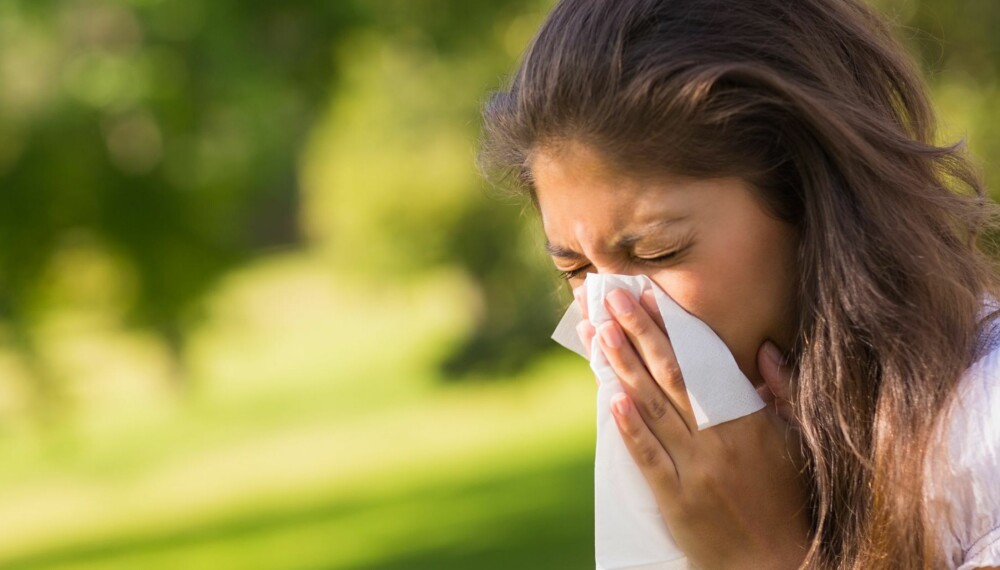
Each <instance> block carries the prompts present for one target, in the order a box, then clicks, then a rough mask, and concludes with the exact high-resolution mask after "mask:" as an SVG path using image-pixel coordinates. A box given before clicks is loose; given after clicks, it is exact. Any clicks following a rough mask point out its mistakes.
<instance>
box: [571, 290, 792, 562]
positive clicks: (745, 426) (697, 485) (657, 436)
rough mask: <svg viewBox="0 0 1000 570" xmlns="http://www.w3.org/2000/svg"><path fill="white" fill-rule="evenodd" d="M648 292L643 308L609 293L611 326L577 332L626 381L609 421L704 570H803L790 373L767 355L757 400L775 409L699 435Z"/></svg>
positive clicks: (672, 529) (679, 539) (763, 357)
mask: <svg viewBox="0 0 1000 570" xmlns="http://www.w3.org/2000/svg"><path fill="white" fill-rule="evenodd" d="M647 293H648V294H649V296H648V297H646V296H644V297H643V299H641V301H640V302H637V301H636V300H635V299H634V298H633V297H632V296H631V295H630V294H629V293H628V292H627V291H625V290H622V289H616V290H614V291H612V292H611V293H610V294H609V295H608V298H607V301H606V303H607V304H608V308H609V311H610V313H611V314H612V316H613V317H614V320H612V321H609V322H607V323H604V324H602V325H601V327H600V330H598V331H594V330H593V328H594V327H593V326H591V325H590V324H589V323H585V324H581V326H580V328H579V329H578V332H579V334H580V336H581V337H582V339H583V341H584V344H585V346H588V347H589V346H590V340H591V339H592V338H593V336H594V335H595V334H597V335H598V337H599V342H600V345H601V348H602V350H603V351H604V353H605V355H606V356H607V358H608V361H609V363H610V364H611V366H612V367H613V368H614V370H615V372H616V374H617V376H618V377H619V379H620V380H621V383H622V387H623V388H624V391H625V394H621V395H619V396H617V397H616V398H615V399H614V400H613V401H612V412H613V415H614V417H615V420H616V422H617V424H618V428H619V430H620V431H621V434H622V437H623V439H624V440H625V444H626V446H627V447H628V449H629V452H630V453H631V455H632V457H633V459H634V460H635V462H636V463H637V464H638V466H639V468H640V470H641V471H642V473H643V475H644V476H645V478H646V481H647V482H648V483H649V485H650V487H651V488H652V490H653V494H654V496H655V497H656V501H657V504H658V505H659V508H660V512H661V514H662V515H663V518H664V521H665V522H666V524H667V526H668V527H669V528H670V532H671V534H672V535H673V537H674V540H675V541H676V542H677V544H678V546H680V548H681V550H683V551H684V553H685V554H686V555H687V556H688V557H689V559H690V560H691V561H692V562H693V563H694V564H695V565H696V566H698V567H699V568H705V569H715V568H782V569H784V568H797V567H798V566H799V564H800V562H801V561H802V559H803V558H804V556H805V552H806V545H807V544H808V540H809V517H808V513H807V510H806V487H805V485H804V484H803V482H802V479H801V478H800V468H801V464H802V461H801V457H800V449H801V448H800V444H799V441H798V436H797V430H796V429H794V427H792V426H789V425H788V423H787V420H786V418H787V417H788V412H789V409H790V408H789V407H788V405H787V399H786V398H785V397H784V396H785V394H784V393H783V390H784V389H785V387H786V386H787V370H785V369H784V368H783V367H781V366H779V363H778V362H772V361H770V360H769V358H770V357H769V355H768V352H767V350H766V349H765V348H764V347H762V348H761V351H760V354H759V355H758V358H759V359H760V360H761V373H762V374H763V375H764V376H765V378H766V379H767V384H766V386H767V387H769V388H770V390H764V391H762V392H761V393H762V396H764V398H765V401H767V402H768V403H769V406H768V407H766V408H764V409H763V410H761V411H759V412H756V413H753V414H750V415H748V416H744V417H742V418H739V419H736V420H732V421H729V422H726V423H723V424H719V425H717V426H714V427H711V428H708V429H705V430H701V431H699V430H698V427H697V423H696V422H695V419H694V413H693V411H692V409H691V404H690V401H689V400H688V396H687V391H686V389H685V387H684V379H683V378H682V377H681V373H680V368H679V367H678V365H677V361H676V359H675V358H674V353H673V349H672V347H671V345H670V341H669V339H668V338H667V336H666V334H665V333H664V330H663V323H662V321H661V320H660V318H659V311H658V310H657V309H656V303H655V300H654V299H653V297H652V292H651V291H647ZM763 388H764V387H763V386H762V389H763ZM765 392H768V393H765ZM779 412H780V414H781V415H779ZM782 416H784V417H782Z"/></svg>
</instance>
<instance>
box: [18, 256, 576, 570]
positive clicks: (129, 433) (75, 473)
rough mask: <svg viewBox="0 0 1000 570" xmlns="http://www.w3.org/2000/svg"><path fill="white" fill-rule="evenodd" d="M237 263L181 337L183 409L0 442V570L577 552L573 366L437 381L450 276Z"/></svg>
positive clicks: (355, 564) (470, 562)
mask: <svg viewBox="0 0 1000 570" xmlns="http://www.w3.org/2000/svg"><path fill="white" fill-rule="evenodd" d="M248 271H249V275H244V276H243V278H236V279H234V281H233V282H232V283H230V284H229V286H228V288H227V289H224V290H223V291H222V292H220V294H219V295H220V298H219V300H218V305H217V307H221V308H217V312H216V314H215V316H214V320H213V319H209V321H208V323H207V324H206V325H205V328H204V329H203V330H202V331H201V333H200V336H197V339H198V342H199V343H201V344H199V345H196V346H195V348H194V354H196V355H200V357H199V358H201V360H200V361H199V360H196V361H195V362H193V366H192V370H194V371H195V372H196V373H197V374H198V375H199V383H198V391H197V392H196V394H195V396H194V397H193V399H191V400H190V401H188V402H186V403H183V404H178V405H176V406H174V407H173V408H170V409H168V410H167V411H164V410H163V409H160V410H159V411H158V412H157V413H149V414H144V413H143V410H141V409H139V410H131V411H129V412H128V413H126V411H123V410H116V411H115V413H117V414H119V416H120V418H119V420H116V421H112V420H111V419H109V418H108V417H103V418H102V421H101V422H99V423H97V424H95V425H97V426H98V427H93V426H91V427H87V426H86V424H82V423H81V424H78V425H77V427H76V428H75V429H73V430H69V431H67V432H66V433H63V434H62V435H60V436H59V437H58V438H55V439H50V440H48V441H47V442H46V441H41V440H40V441H39V442H35V443H34V444H33V443H32V442H30V441H28V440H27V439H25V438H24V437H21V438H14V437H7V438H6V439H0V446H2V449H0V452H4V454H5V455H6V456H7V457H8V458H16V459H17V464H16V465H12V466H11V469H7V470H5V473H4V474H3V475H2V476H0V485H2V488H0V532H2V533H3V536H4V540H3V541H2V542H0V567H2V568H5V569H6V568H10V569H36V570H40V569H56V568H59V569H70V568H73V569H118V568H122V569H124V568H129V569H132V568H143V569H158V568H164V569H166V568H171V569H175V568H185V569H188V568H191V569H199V568H212V569H217V568H241V569H243V568H246V569H283V568H303V569H304V568H379V569H396V568H398V569H404V568H405V569H417V570H419V569H423V568H427V569H430V568H435V569H438V568H440V569H450V568H456V569H457V568H463V569H464V568H484V569H490V568H529V569H530V568H579V567H587V566H590V565H592V564H593V500H592V497H593V488H592V478H593V470H592V469H593V437H594V433H593V429H594V428H593V413H592V409H593V408H592V406H593V402H592V398H593V390H594V387H593V383H592V382H591V380H590V374H589V371H588V369H587V367H586V363H585V362H583V361H582V360H581V359H579V358H577V357H575V356H573V355H571V354H569V353H566V354H558V353H557V354H555V355H553V356H552V357H550V358H547V359H543V360H542V361H540V362H538V363H537V364H536V365H535V366H534V367H532V368H531V369H529V370H528V371H526V372H525V373H524V375H523V376H522V377H520V378H516V379H493V380H491V381H490V380H484V381H481V382H476V383H466V384H457V385H456V384H447V383H443V382H439V381H438V379H437V377H436V376H435V373H434V368H433V365H432V363H433V362H434V360H435V355H436V354H438V351H440V348H441V346H442V345H446V344H447V342H449V338H456V337H457V336H458V335H461V334H463V332H462V331H463V327H465V326H467V324H468V323H467V320H465V319H466V317H465V316H464V315H463V314H462V311H463V305H462V304H461V303H457V302H455V300H456V299H461V295H462V284H461V282H460V280H459V281H456V280H455V276H453V275H450V276H439V277H438V281H433V282H428V283H425V284H424V285H423V286H421V285H419V284H418V285H417V286H415V287H410V288H408V289H407V290H406V292H405V293H403V292H400V291H392V290H391V289H382V290H379V291H371V290H368V291H366V292H363V291H359V290H352V289H351V285H350V284H344V283H337V282H331V281H330V279H331V276H330V275H329V274H328V273H327V272H326V271H325V270H323V269H321V268H320V266H319V265H318V264H315V263H310V262H309V260H291V261H290V260H288V259H280V260H276V261H274V262H272V263H270V264H265V265H263V266H262V267H257V268H255V269H252V270H248ZM304 291H305V292H307V293H308V294H307V295H305V294H304V293H303V292H304ZM303 296H306V297H308V298H309V300H310V302H309V303H308V304H306V305H304V306H297V305H295V304H294V303H292V304H291V305H290V304H289V301H288V299H290V298H299V299H301V298H303ZM275 299H282V300H283V301H282V302H283V303H284V305H282V307H281V315H282V316H281V318H283V319H285V320H284V321H283V322H278V323H277V324H276V322H275V319H274V314H273V313H270V312H268V311H273V310H274V302H272V301H274V300H275ZM296 311H298V315H299V316H298V317H294V316H293V317H289V316H288V313H289V312H292V313H294V312H296ZM345 322H359V323H362V324H360V325H358V326H357V327H346V328H345V327H343V326H339V325H338V323H345ZM414 338H416V339H417V340H416V341H413V340H412V339H414ZM91 342H95V341H93V340H91ZM331 345H333V346H338V347H340V349H341V351H342V352H339V353H334V354H331V353H330V352H329V351H328V350H323V348H324V347H325V346H331ZM387 346H392V347H395V349H394V350H393V351H392V354H391V355H390V356H389V357H388V358H387V357H384V356H382V353H383V352H384V351H385V348H386V347H387ZM293 357H294V358H293ZM282 362H288V366H286V367H284V368H283V367H282V366H281V363H282ZM241 379H242V380H243V381H240V380H241ZM109 414H110V412H109Z"/></svg>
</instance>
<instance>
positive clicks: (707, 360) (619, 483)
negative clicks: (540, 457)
mask: <svg viewBox="0 0 1000 570" xmlns="http://www.w3.org/2000/svg"><path fill="white" fill-rule="evenodd" d="M584 285H585V287H586V299H587V314H588V317H589V320H590V322H591V324H593V325H594V326H595V327H597V326H599V325H600V324H601V323H603V322H605V321H608V320H611V318H612V317H611V315H610V314H608V311H607V309H606V308H605V305H604V299H605V297H607V294H608V293H610V292H611V291H613V290H614V289H618V288H621V289H625V290H627V291H629V292H630V293H631V294H632V295H633V297H634V298H635V299H639V297H640V295H641V294H642V292H643V291H645V290H647V289H652V290H653V293H654V296H655V298H656V305H657V309H658V310H659V312H660V315H661V316H662V317H663V323H664V326H665V327H666V329H667V334H668V336H669V337H670V343H671V345H672V346H673V350H674V354H675V356H676V358H677V364H678V366H679V367H680V370H681V374H682V375H683V377H684V383H685V386H686V388H687V392H688V397H689V398H690V400H691V407H692V409H693V411H694V414H695V420H696V421H697V423H698V429H705V428H708V427H711V426H714V425H717V424H720V423H722V422H727V421H729V420H734V419H736V418H739V417H742V416H745V415H748V414H752V413H754V412H756V411H758V410H760V409H762V408H763V407H764V405H765V404H764V401H763V400H761V398H760V396H758V395H757V391H756V390H755V389H754V387H753V385H752V384H751V383H750V380H749V379H747V377H746V376H745V375H744V374H743V373H742V372H741V371H740V369H739V367H738V366H737V365H736V360H735V359H734V358H733V355H732V353H730V351H729V349H728V348H727V347H726V345H725V343H723V342H722V339H720V338H719V337H718V335H716V334H715V332H713V331H712V329H711V328H710V327H709V326H708V325H706V324H705V323H704V322H702V321H701V320H699V319H698V318H696V317H695V316H694V315H692V314H690V313H688V312H687V311H685V310H684V309H683V308H681V306H680V305H678V304H677V303H676V302H675V301H674V300H673V299H671V298H670V296H669V295H667V294H666V293H665V292H664V291H663V290H662V289H660V287H658V286H657V285H656V284H655V283H653V281H652V280H651V279H650V278H649V277H647V276H645V275H610V274H598V273H590V274H588V275H587V279H586V281H585V282H584ZM581 320H583V313H582V311H581V309H580V307H578V306H577V305H576V303H575V302H574V303H573V304H572V305H570V308H569V309H568V310H567V311H566V314H565V315H563V318H562V320H561V321H560V322H559V325H558V326H557V327H556V330H555V332H554V333H553V334H552V338H553V339H554V340H555V341H556V342H558V343H559V344H561V345H563V346H565V347H566V348H569V349H570V350H573V351H574V352H577V353H579V354H580V355H582V356H584V357H585V358H586V357H587V356H588V354H591V355H593V357H592V358H591V359H590V367H591V369H592V370H593V371H594V374H596V375H597V379H598V381H599V385H598V389H597V449H596V453H595V463H594V516H595V528H594V539H595V551H596V552H595V554H596V561H597V569H598V570H675V569H686V568H689V565H688V563H687V560H686V559H685V557H684V554H683V553H682V552H681V551H680V549H679V548H678V547H677V545H676V544H675V543H674V541H673V539H672V538H671V536H670V532H669V531H668V530H667V526H666V524H665V523H664V522H663V519H662V517H661V516H660V511H659V507H658V506H657V504H656V500H655V499H654V498H653V492H652V491H651V490H650V488H649V485H648V484H647V483H646V480H645V478H643V476H642V473H641V472H640V471H639V467H638V466H636V464H635V462H634V461H633V460H632V457H631V456H630V455H629V452H628V449H627V448H626V447H625V442H624V441H622V437H621V434H620V433H619V432H618V427H617V425H616V424H615V420H614V417H613V416H612V415H611V406H610V403H611V398H612V396H614V395H615V394H617V393H619V392H622V386H621V383H620V382H619V380H618V378H617V377H616V376H615V374H614V371H613V369H612V368H611V366H610V365H609V364H608V361H607V359H606V358H605V357H604V354H603V353H602V352H601V349H600V346H599V344H598V340H597V338H596V337H595V338H594V340H593V344H592V346H591V347H590V350H589V351H588V350H586V349H585V348H584V346H583V344H582V342H581V341H580V338H579V337H578V336H577V333H576V325H577V324H578V323H579V322H580V321H581Z"/></svg>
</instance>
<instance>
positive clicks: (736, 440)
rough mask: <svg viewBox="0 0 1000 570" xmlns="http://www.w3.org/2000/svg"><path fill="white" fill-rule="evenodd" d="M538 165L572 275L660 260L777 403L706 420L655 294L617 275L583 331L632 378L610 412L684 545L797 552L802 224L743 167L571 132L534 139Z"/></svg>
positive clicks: (739, 559)
mask: <svg viewBox="0 0 1000 570" xmlns="http://www.w3.org/2000/svg"><path fill="white" fill-rule="evenodd" d="M531 174H532V177H533V179H534V184H535V189H536V193H537V197H538V203H539V208H540V211H541V217H542V223H543V226H544V230H545V234H546V238H547V241H548V244H547V245H548V249H549V251H550V253H551V254H552V255H553V262H554V263H555V265H556V267H557V268H558V269H560V270H561V271H567V272H574V274H573V275H572V276H571V278H570V279H569V281H570V284H571V285H572V286H573V287H579V286H580V285H581V284H582V283H583V280H584V278H585V274H586V273H587V272H591V271H594V272H599V273H618V274H628V275H636V274H645V275H647V276H649V277H650V278H651V279H652V280H653V281H654V282H655V283H656V284H657V285H659V286H660V287H661V288H662V289H663V290H664V291H666V292H667V294H669V295H670V296H671V297H672V298H673V299H674V300H675V301H677V303H678V304H680V305H681V306H682V307H684V308H685V309H686V310H687V311H689V312H690V313H692V314H694V315H695V316H697V317H698V318H700V319H701V320H703V321H704V322H705V323H706V324H708V325H709V326H710V327H711V328H712V329H713V330H714V331H715V332H716V333H717V334H718V335H719V337H720V338H721V339H722V340H723V341H724V342H725V343H726V345H727V346H728V347H729V349H730V351H731V352H732V353H733V356H734V357H735V359H736V362H737V364H738V365H739V367H740V368H741V370H742V371H743V372H744V374H746V376H747V377H748V378H749V379H750V381H751V382H753V384H754V385H755V386H757V387H758V392H759V393H760V394H761V395H762V396H764V397H765V400H766V401H768V402H772V403H773V405H772V406H768V407H767V408H765V409H764V410H761V411H760V412H757V413H754V414H750V415H748V416H745V417H743V418H739V419H737V420H733V421H730V422H726V423H723V424H720V425H718V426H715V427H712V428H709V429H705V430H700V431H699V430H698V429H697V424H696V422H695V420H694V414H693V412H692V410H691V406H690V402H688V399H687V392H686V391H685V389H684V379H683V378H682V377H681V375H680V372H679V369H678V367H677V365H676V360H675V359H674V355H673V350H672V348H671V346H670V341H669V337H668V335H667V333H666V331H664V329H663V323H662V322H660V321H659V319H658V315H657V313H656V311H655V304H654V303H653V300H652V298H651V297H647V298H644V299H635V298H633V297H632V296H631V295H629V294H628V293H627V292H625V291H622V290H616V291H613V292H612V293H611V294H609V295H608V299H607V300H606V303H607V304H608V307H609V310H610V313H611V314H612V316H613V317H614V320H613V321H611V322H608V323H605V324H604V325H602V327H601V330H599V331H594V330H593V327H590V325H589V324H584V325H583V326H582V327H581V328H580V329H579V331H578V332H579V333H580V335H581V337H583V340H584V346H589V345H590V339H591V338H592V337H593V335H595V334H597V335H599V336H600V345H601V348H602V350H603V351H604V353H605V355H607V357H608V360H609V362H610V363H611V365H612V366H613V367H614V369H615V371H616V373H617V375H618V376H619V378H620V379H621V381H622V385H623V387H624V389H625V394H623V395H620V396H619V397H618V398H617V399H615V400H614V401H613V402H612V412H613V415H614V416H615V419H616V422H617V423H618V427H619V430H620V431H621V433H622V437H623V439H624V441H625V443H626V446H627V447H628V448H629V451H630V452H631V454H632V457H633V458H634V459H635V461H636V463H637V464H638V465H639V468H640V470H641V471H642V473H643V475H644V476H645V478H646V480H647V481H648V482H649V484H650V487H651V488H652V490H653V493H654V495H655V497H656V499H657V502H658V505H659V507H660V512H661V515H662V516H663V518H664V520H665V522H666V523H667V526H668V527H669V528H670V530H671V533H672V534H673V536H674V539H675V540H676V541H677V543H678V545H679V546H680V547H681V549H682V550H684V552H685V553H686V554H687V555H688V557H689V558H690V559H691V561H692V562H693V563H695V565H696V566H698V567H700V568H747V567H748V566H747V564H748V561H754V562H753V567H755V568H796V567H798V566H799V564H800V562H801V561H802V560H803V557H804V556H805V545H806V544H807V543H808V540H809V533H808V517H807V514H806V511H805V504H806V490H805V487H804V485H803V482H802V480H801V477H800V466H801V457H800V456H799V455H798V449H799V443H798V440H797V435H796V430H795V429H794V427H791V426H789V425H788V423H787V421H786V420H787V410H788V403H787V400H786V399H785V395H786V394H785V390H786V387H787V381H788V376H789V374H788V370H787V369H786V368H784V367H782V366H781V364H780V362H781V352H782V350H783V349H785V348H787V347H788V346H789V345H790V343H791V339H792V337H793V334H794V315H795V308H794V306H793V299H794V298H795V291H794V289H793V287H794V284H795V282H796V266H795V250H796V244H797V236H796V233H795V230H794V228H793V227H791V226H789V225H788V224H785V223H784V222H782V221H780V220H778V219H777V218H775V217H773V216H771V215H770V214H769V213H768V211H767V210H766V208H764V206H763V204H762V203H761V202H760V201H759V200H758V199H757V197H756V195H755V194H754V192H753V190H752V189H751V188H750V187H749V186H748V185H747V184H745V183H744V182H743V181H741V180H740V179H737V178H718V179H711V180H693V179H689V178H682V177H674V176H667V175H658V176H635V175H630V174H629V173H625V172H621V171H619V170H618V169H616V168H615V167H614V166H613V165H612V164H610V163H609V162H608V161H606V160H604V159H603V158H602V156H601V155H600V153H599V152H597V151H596V150H595V149H592V148H590V147H588V146H586V145H583V144H580V143H576V142H572V141H571V142H567V143H563V144H561V145H560V146H559V147H558V148H552V147H550V148H542V149H537V150H536V152H535V153H534V155H533V158H532V162H531ZM625 236H632V238H633V239H626V240H624V242H623V241H622V238H623V237H625ZM664 255H666V256H667V257H666V258H665V259H660V260H655V261H654V260H652V258H656V257H660V256H664ZM642 258H646V259H642Z"/></svg>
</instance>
